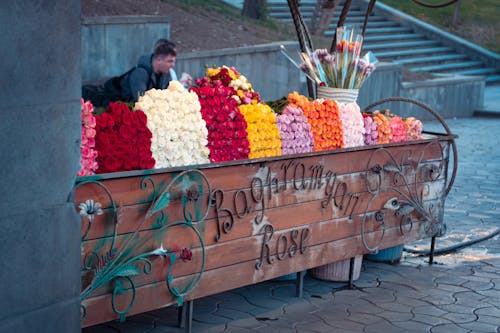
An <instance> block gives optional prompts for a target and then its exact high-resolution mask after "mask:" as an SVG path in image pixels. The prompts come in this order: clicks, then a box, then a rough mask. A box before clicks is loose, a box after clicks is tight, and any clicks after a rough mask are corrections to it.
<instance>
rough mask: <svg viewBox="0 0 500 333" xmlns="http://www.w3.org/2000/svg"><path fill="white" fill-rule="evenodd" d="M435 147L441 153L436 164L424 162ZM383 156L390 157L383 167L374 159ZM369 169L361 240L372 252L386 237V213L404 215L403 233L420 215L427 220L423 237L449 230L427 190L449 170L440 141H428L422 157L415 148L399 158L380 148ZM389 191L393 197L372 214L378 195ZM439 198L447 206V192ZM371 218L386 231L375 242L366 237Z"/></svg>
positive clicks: (375, 152) (437, 234)
mask: <svg viewBox="0 0 500 333" xmlns="http://www.w3.org/2000/svg"><path fill="white" fill-rule="evenodd" d="M433 146H435V147H436V148H437V149H438V151H439V152H440V155H441V156H440V157H439V158H438V159H437V160H435V161H433V163H429V162H423V161H424V156H425V154H426V153H427V151H428V150H429V149H431V148H432V147H433ZM446 154H447V151H446ZM380 155H385V156H386V158H383V160H388V161H389V163H386V164H385V165H383V166H382V165H379V164H377V163H376V162H374V161H376V160H377V156H379V157H380ZM366 170H367V171H366V174H365V182H366V190H367V192H369V193H370V194H371V198H370V200H369V202H368V204H367V206H366V210H365V213H364V214H363V218H362V220H361V239H362V242H363V246H364V247H365V248H366V249H367V250H369V251H371V252H372V253H377V252H378V250H379V246H380V244H381V243H382V240H383V238H384V233H385V224H384V216H385V215H386V214H394V215H395V216H396V217H398V218H400V228H399V229H400V232H401V234H402V235H404V234H405V233H406V232H408V230H407V231H405V229H409V230H411V228H412V227H413V223H414V222H415V221H414V219H415V218H416V217H418V218H419V219H421V220H423V221H426V222H427V224H426V227H425V229H424V230H423V232H424V235H422V236H423V237H436V236H442V235H443V234H444V233H445V231H446V225H445V224H444V223H443V216H442V215H441V214H440V213H439V212H441V211H442V209H436V207H434V205H433V204H432V203H430V204H427V203H426V202H425V201H424V191H426V192H430V191H431V188H430V185H429V184H431V183H432V182H437V181H440V177H441V176H442V175H443V173H445V172H446V166H445V152H444V151H443V147H442V146H441V145H440V144H439V143H437V142H431V143H429V144H427V145H426V146H425V148H424V149H423V150H422V152H421V153H420V156H413V153H412V151H411V150H407V151H405V153H403V154H402V155H401V157H400V159H399V160H398V159H396V157H395V156H394V155H393V154H392V153H391V152H390V151H389V150H388V149H386V148H379V149H376V150H374V151H373V152H372V153H371V156H370V158H369V159H368V164H367V166H366ZM409 171H412V172H409ZM408 174H410V175H413V176H412V177H413V179H409V177H408V176H407V175H408ZM383 179H386V180H390V182H389V183H387V184H384V183H383ZM423 181H425V182H428V183H426V185H425V187H423V188H419V184H421V183H422V182H423ZM441 181H444V179H442V180H441ZM388 193H389V194H390V196H391V197H390V199H388V200H387V201H386V202H385V204H384V205H383V207H382V209H381V210H379V211H377V212H376V213H374V214H368V212H369V211H370V210H373V207H372V204H373V203H374V202H376V200H377V197H379V196H381V195H384V194H388ZM438 197H440V198H441V203H440V205H444V193H439V195H438ZM370 220H373V221H375V222H377V223H380V224H381V230H382V232H381V236H380V238H379V240H378V241H377V242H376V244H374V245H369V244H368V242H367V240H366V238H365V235H366V232H365V228H366V224H367V222H368V221H370Z"/></svg>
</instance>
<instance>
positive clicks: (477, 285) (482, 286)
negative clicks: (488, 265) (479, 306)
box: [462, 276, 495, 292]
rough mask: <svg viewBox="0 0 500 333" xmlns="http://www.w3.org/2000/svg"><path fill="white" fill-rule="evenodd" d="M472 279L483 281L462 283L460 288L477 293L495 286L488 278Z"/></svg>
mask: <svg viewBox="0 0 500 333" xmlns="http://www.w3.org/2000/svg"><path fill="white" fill-rule="evenodd" d="M474 278H479V279H481V280H483V281H469V282H466V283H464V284H463V285H462V286H463V287H466V288H469V289H471V290H475V291H478V292H479V291H482V290H488V289H493V288H494V287H495V285H494V284H493V283H492V282H491V280H490V279H488V278H482V277H479V276H476V277H474Z"/></svg>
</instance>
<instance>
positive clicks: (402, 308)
mask: <svg viewBox="0 0 500 333" xmlns="http://www.w3.org/2000/svg"><path fill="white" fill-rule="evenodd" d="M377 306H378V307H379V308H381V309H382V311H384V310H387V311H392V312H403V313H412V310H413V307H412V306H409V305H406V304H403V303H400V302H398V299H396V301H395V302H390V303H379V304H377ZM425 306H426V307H428V306H429V305H425Z"/></svg>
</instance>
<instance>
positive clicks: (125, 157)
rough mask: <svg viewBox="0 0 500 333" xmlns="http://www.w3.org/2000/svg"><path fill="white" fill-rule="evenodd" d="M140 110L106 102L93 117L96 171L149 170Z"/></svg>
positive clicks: (148, 148)
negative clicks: (105, 107) (104, 106)
mask: <svg viewBox="0 0 500 333" xmlns="http://www.w3.org/2000/svg"><path fill="white" fill-rule="evenodd" d="M146 122H147V119H146V115H145V114H144V112H142V111H141V110H137V111H131V110H130V109H129V107H128V106H127V105H126V104H124V103H121V102H117V103H110V104H109V106H108V107H107V109H106V112H105V113H103V114H101V115H100V116H97V117H96V132H97V133H96V149H97V151H98V155H97V163H98V166H99V167H98V169H97V173H105V172H117V171H128V170H140V169H151V168H153V167H154V165H155V160H154V158H153V157H152V155H151V132H150V131H149V129H148V128H147V126H146Z"/></svg>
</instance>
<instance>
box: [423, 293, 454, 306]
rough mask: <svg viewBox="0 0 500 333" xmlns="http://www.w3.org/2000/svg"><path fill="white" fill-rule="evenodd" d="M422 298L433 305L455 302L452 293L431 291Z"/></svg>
mask: <svg viewBox="0 0 500 333" xmlns="http://www.w3.org/2000/svg"><path fill="white" fill-rule="evenodd" d="M422 300H423V301H426V302H429V303H431V304H433V305H447V304H454V303H455V302H456V299H455V298H454V297H453V296H452V295H449V294H448V295H443V294H438V293H432V294H431V295H429V296H426V297H424V298H422Z"/></svg>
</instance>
